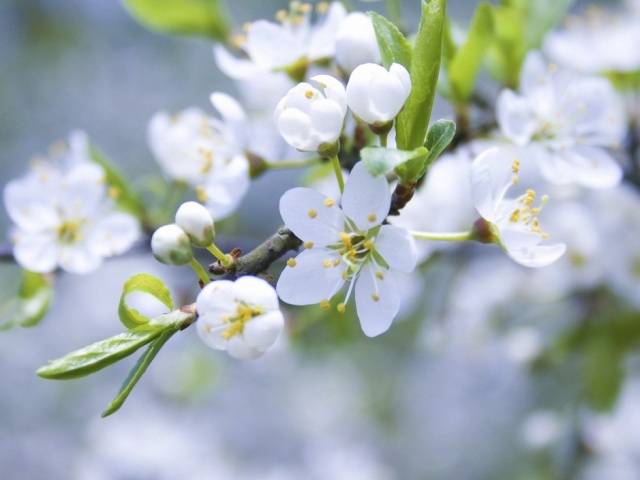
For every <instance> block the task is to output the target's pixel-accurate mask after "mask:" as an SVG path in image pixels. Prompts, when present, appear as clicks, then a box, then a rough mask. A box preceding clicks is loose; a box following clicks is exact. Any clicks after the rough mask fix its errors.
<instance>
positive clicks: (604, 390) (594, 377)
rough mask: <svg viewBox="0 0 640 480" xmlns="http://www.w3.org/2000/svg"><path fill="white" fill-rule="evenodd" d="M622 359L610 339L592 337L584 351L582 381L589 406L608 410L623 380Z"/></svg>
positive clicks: (613, 403) (612, 404)
mask: <svg viewBox="0 0 640 480" xmlns="http://www.w3.org/2000/svg"><path fill="white" fill-rule="evenodd" d="M622 361H623V357H622V355H621V352H620V351H619V350H618V349H617V346H616V343H615V342H613V341H612V339H611V338H610V337H607V336H600V337H596V336H593V337H592V338H590V339H589V342H588V343H587V345H586V349H585V365H584V369H585V371H584V375H585V377H584V379H585V391H586V396H587V401H588V402H589V405H590V406H591V407H592V408H593V409H595V410H610V409H611V408H612V407H613V406H614V405H615V402H616V399H617V398H618V394H619V393H620V388H621V386H622V383H623V380H624V369H623V366H622Z"/></svg>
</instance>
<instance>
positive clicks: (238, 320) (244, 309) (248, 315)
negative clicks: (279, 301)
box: [222, 302, 264, 340]
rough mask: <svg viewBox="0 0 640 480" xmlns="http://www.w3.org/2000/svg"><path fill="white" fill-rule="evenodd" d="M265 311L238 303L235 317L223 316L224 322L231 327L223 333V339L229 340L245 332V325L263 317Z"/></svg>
mask: <svg viewBox="0 0 640 480" xmlns="http://www.w3.org/2000/svg"><path fill="white" fill-rule="evenodd" d="M263 313H264V310H263V309H262V308H260V307H256V306H253V305H249V304H247V303H245V302H236V312H235V315H223V316H222V321H223V322H224V323H227V324H228V325H229V326H228V327H227V328H225V329H224V331H223V332H222V337H223V338H224V339H225V340H229V339H230V338H231V337H233V336H235V335H238V334H240V333H242V332H243V331H244V326H245V324H246V323H247V322H248V321H250V320H251V319H252V318H254V317H257V316H259V315H262V314H263Z"/></svg>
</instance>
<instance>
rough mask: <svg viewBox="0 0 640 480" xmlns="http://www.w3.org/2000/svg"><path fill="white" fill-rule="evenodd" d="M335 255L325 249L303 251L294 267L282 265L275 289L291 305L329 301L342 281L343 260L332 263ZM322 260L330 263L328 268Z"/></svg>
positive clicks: (337, 256) (296, 259)
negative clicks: (282, 268) (283, 267)
mask: <svg viewBox="0 0 640 480" xmlns="http://www.w3.org/2000/svg"><path fill="white" fill-rule="evenodd" d="M339 258H340V257H339V255H338V254H337V253H336V252H334V251H331V250H328V249H325V248H315V247H314V248H312V249H310V250H305V251H304V252H302V253H301V254H300V255H298V256H297V257H296V258H295V262H296V265H295V266H294V267H291V266H288V265H287V266H286V267H285V269H284V270H283V271H282V273H281V274H280V278H279V279H278V285H277V286H276V291H277V292H278V296H279V297H280V299H281V300H282V301H284V302H287V303H289V304H291V305H313V304H315V303H320V302H321V301H323V300H329V299H330V298H331V297H332V296H333V295H335V293H336V292H337V291H338V290H340V288H341V287H342V285H343V284H344V280H343V279H342V272H343V271H344V270H345V265H344V262H341V263H340V264H339V265H337V266H333V262H334V261H336V260H337V259H339ZM325 261H330V262H332V265H331V266H329V267H325V266H324V264H323V263H324V262H325Z"/></svg>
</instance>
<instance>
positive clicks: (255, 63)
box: [214, 2, 347, 78]
mask: <svg viewBox="0 0 640 480" xmlns="http://www.w3.org/2000/svg"><path fill="white" fill-rule="evenodd" d="M311 13H312V12H311V5H310V4H302V3H299V2H295V3H294V4H292V8H291V11H289V12H287V11H285V10H281V11H280V12H278V14H277V15H276V18H277V20H278V21H279V23H274V22H270V21H267V20H258V21H255V22H252V23H249V24H247V25H245V27H244V28H245V31H246V33H245V34H244V35H242V36H240V37H239V38H236V43H237V44H239V46H240V47H241V48H242V50H243V51H244V53H246V55H247V57H248V58H247V59H238V58H234V57H233V56H232V55H231V54H229V53H228V52H227V51H225V50H224V47H221V46H217V47H216V48H215V49H214V53H215V55H216V60H217V62H218V65H220V66H221V67H224V68H222V70H223V71H224V72H225V73H227V74H228V75H229V76H231V77H232V78H249V77H252V76H255V75H262V74H264V73H267V72H271V71H273V70H282V69H285V68H287V67H291V66H293V65H294V64H296V63H297V62H305V63H307V62H308V63H313V62H317V61H319V60H326V59H331V58H333V56H334V53H335V48H336V47H335V45H336V32H337V30H338V28H339V27H340V24H341V23H342V21H343V19H344V18H345V17H346V15H347V12H346V10H345V8H344V6H343V5H342V3H341V2H332V3H331V4H330V5H329V6H328V8H327V9H326V11H324V9H322V8H320V9H319V12H318V13H319V15H318V19H317V20H316V22H315V23H312V22H311Z"/></svg>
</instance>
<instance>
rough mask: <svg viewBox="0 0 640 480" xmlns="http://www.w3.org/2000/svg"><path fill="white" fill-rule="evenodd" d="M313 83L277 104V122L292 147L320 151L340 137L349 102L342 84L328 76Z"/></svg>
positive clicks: (327, 147) (275, 115)
mask: <svg viewBox="0 0 640 480" xmlns="http://www.w3.org/2000/svg"><path fill="white" fill-rule="evenodd" d="M310 81H311V83H307V82H303V83H299V84H298V85H296V86H295V87H293V88H292V89H291V90H289V92H288V93H287V94H286V95H285V96H284V97H283V98H282V100H280V102H279V103H278V106H277V107H276V110H275V113H274V119H275V122H276V125H277V127H278V131H279V132H280V135H282V137H283V138H284V139H285V141H286V142H287V143H288V144H289V145H291V146H292V147H294V148H296V149H298V150H302V151H305V152H317V151H319V150H325V149H330V147H331V146H332V145H334V144H335V143H336V142H337V141H338V139H339V138H340V133H341V132H342V127H343V125H344V117H345V115H346V113H347V99H346V93H345V89H344V86H343V85H342V83H340V82H339V81H338V80H336V79H335V78H333V77H331V76H329V75H317V76H315V77H313V78H312V79H311V80H310ZM312 84H313V85H312ZM314 85H316V86H317V88H316V86H314Z"/></svg>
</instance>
